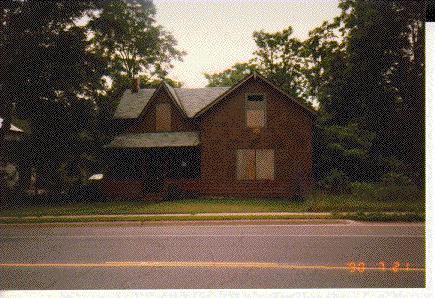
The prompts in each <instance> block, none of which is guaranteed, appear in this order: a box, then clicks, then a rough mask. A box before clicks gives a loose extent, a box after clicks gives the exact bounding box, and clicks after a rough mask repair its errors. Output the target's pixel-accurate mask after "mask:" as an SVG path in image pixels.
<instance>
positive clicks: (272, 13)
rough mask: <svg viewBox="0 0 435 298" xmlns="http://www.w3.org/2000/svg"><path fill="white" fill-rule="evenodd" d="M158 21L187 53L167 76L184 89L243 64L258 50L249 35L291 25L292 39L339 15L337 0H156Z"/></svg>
mask: <svg viewBox="0 0 435 298" xmlns="http://www.w3.org/2000/svg"><path fill="white" fill-rule="evenodd" d="M154 4H155V6H156V9H157V16H156V19H157V23H158V24H159V25H162V26H163V27H164V28H165V29H166V30H167V31H169V32H171V33H172V34H173V35H174V37H175V39H176V40H177V41H178V48H179V49H180V50H184V51H186V52H187V55H186V56H185V57H184V61H183V62H177V63H175V68H174V69H172V70H171V71H170V73H169V77H170V78H172V79H175V80H177V81H182V82H184V87H191V88H196V87H204V86H205V85H206V84H207V80H206V79H205V78H204V75H203V73H204V72H220V71H223V70H224V69H226V68H229V67H231V66H232V65H233V64H235V63H237V62H245V61H247V60H248V59H250V58H251V57H252V52H253V51H254V50H255V49H256V46H255V43H254V40H253V38H252V33H253V32H254V31H259V30H264V31H266V32H269V33H271V32H277V31H282V30H283V29H285V28H287V27H288V26H292V27H293V35H294V37H297V38H300V39H305V38H306V37H307V36H308V32H309V31H310V30H312V29H314V28H315V27H317V26H319V25H321V24H322V22H323V21H326V20H332V18H333V17H335V16H337V15H339V13H340V10H339V9H338V8H337V6H338V0H282V1H267V0H264V1H252V0H251V1H249V0H244V1H240V0H239V1H228V0H215V1H205V0H202V1H192V0H191V1H176V0H172V1H171V0H154Z"/></svg>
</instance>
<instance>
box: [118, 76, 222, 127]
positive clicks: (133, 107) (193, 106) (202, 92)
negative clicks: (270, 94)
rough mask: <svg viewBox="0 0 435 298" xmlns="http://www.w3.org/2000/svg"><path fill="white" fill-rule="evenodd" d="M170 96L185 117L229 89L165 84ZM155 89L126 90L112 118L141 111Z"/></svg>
mask: <svg viewBox="0 0 435 298" xmlns="http://www.w3.org/2000/svg"><path fill="white" fill-rule="evenodd" d="M165 85H166V87H167V88H168V90H169V92H170V94H171V96H172V97H173V98H174V100H175V102H176V103H177V104H178V105H179V106H180V108H181V109H182V110H183V111H184V112H185V113H186V115H187V117H189V118H192V117H194V116H195V115H196V114H197V113H198V112H199V111H201V110H202V109H203V108H204V107H206V106H207V105H208V104H210V103H211V102H213V101H214V100H215V99H216V98H217V97H219V96H220V95H221V94H223V93H224V92H225V91H227V90H228V89H230V88H229V87H206V88H194V89H188V88H172V87H171V86H169V85H168V84H165ZM155 91H156V89H141V90H140V91H139V92H138V93H131V91H130V90H127V91H126V92H125V93H124V95H123V96H122V98H121V101H120V103H119V105H118V108H117V109H116V112H115V116H114V118H118V119H132V118H137V117H139V115H140V114H141V113H142V111H143V109H144V108H145V106H146V105H147V103H148V101H149V100H150V98H151V97H152V96H153V94H154V92H155Z"/></svg>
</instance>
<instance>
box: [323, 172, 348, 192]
mask: <svg viewBox="0 0 435 298" xmlns="http://www.w3.org/2000/svg"><path fill="white" fill-rule="evenodd" d="M349 183H350V179H349V177H348V176H347V175H346V173H344V172H343V171H339V170H337V169H333V170H332V171H331V174H330V175H329V176H326V177H325V178H323V179H322V180H320V181H319V182H318V185H319V187H320V189H321V190H326V191H328V192H332V193H343V192H347V191H348V189H349Z"/></svg>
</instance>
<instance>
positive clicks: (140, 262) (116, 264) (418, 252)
mask: <svg viewBox="0 0 435 298" xmlns="http://www.w3.org/2000/svg"><path fill="white" fill-rule="evenodd" d="M424 237H425V236H424V225H423V224H414V223H389V224H382V223H361V222H351V221H344V222H342V223H335V224H311V223H310V222H307V223H306V224H297V225H295V224H289V222H286V221H267V222H265V221H245V222H224V223H212V222H196V223H192V222H185V223H169V224H168V223H167V224H165V223H154V224H145V225H132V224H124V225H122V224H119V225H57V226H53V225H45V226H38V225H30V226H13V227H12V226H6V225H2V226H1V227H0V289H57V290H61V289H170V288H189V289H194V288H202V289H213V288H228V289H231V288H244V289H249V288H263V289H270V288H289V289H293V288H354V287H358V288H359V287H361V288H365V287H375V288H389V287H392V288H408V287H416V288H421V287H424V286H425V238H424Z"/></svg>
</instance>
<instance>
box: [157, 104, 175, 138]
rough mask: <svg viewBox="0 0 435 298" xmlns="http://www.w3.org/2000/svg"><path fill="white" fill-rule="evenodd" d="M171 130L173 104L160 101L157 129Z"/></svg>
mask: <svg viewBox="0 0 435 298" xmlns="http://www.w3.org/2000/svg"><path fill="white" fill-rule="evenodd" d="M170 130H171V105H170V104H169V103H160V104H158V105H157V106H156V131H170Z"/></svg>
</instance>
